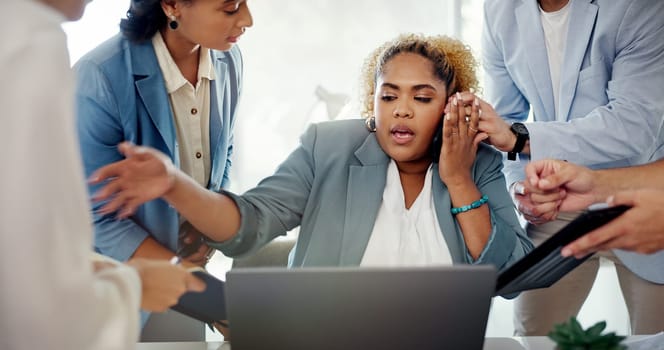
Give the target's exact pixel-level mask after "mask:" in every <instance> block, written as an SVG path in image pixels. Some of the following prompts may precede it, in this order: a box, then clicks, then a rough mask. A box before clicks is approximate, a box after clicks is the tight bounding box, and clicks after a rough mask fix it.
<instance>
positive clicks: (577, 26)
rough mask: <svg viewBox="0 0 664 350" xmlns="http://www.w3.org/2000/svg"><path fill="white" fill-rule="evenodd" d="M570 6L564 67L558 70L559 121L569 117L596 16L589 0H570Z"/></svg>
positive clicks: (593, 6) (595, 10)
mask: <svg viewBox="0 0 664 350" xmlns="http://www.w3.org/2000/svg"><path fill="white" fill-rule="evenodd" d="M570 6H572V7H571V8H570V18H569V28H568V29H567V46H566V47H565V54H564V57H563V63H562V64H563V65H564V67H565V69H561V70H560V74H561V76H560V95H559V96H560V97H559V99H560V101H559V104H558V107H559V111H560V113H558V116H559V117H558V119H559V120H560V121H567V120H568V119H569V118H568V115H567V114H568V113H569V110H570V108H571V107H572V99H573V98H574V94H575V93H576V85H577V81H578V79H579V71H580V69H581V64H582V63H583V59H584V57H585V55H586V51H587V48H588V43H589V41H590V38H591V36H592V33H593V27H594V26H595V19H596V18H597V5H595V4H591V3H590V1H589V0H585V1H572V3H571V4H570Z"/></svg>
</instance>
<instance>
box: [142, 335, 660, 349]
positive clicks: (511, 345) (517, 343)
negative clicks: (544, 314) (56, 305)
mask: <svg viewBox="0 0 664 350" xmlns="http://www.w3.org/2000/svg"><path fill="white" fill-rule="evenodd" d="M646 338H648V337H647V336H633V337H628V339H627V341H626V343H627V344H628V345H629V344H630V343H634V342H635V341H639V340H644V339H646ZM660 340H661V338H660ZM636 344H638V343H636ZM653 346H654V347H653ZM632 348H634V349H648V350H664V342H658V343H657V344H649V345H646V346H645V347H636V346H634V347H632V346H630V349H632ZM554 349H555V345H554V343H553V342H552V341H551V340H550V339H549V338H547V337H513V338H486V340H485V341H484V350H554ZM136 350H231V346H230V344H229V343H226V342H223V343H222V342H207V343H206V342H182V343H139V344H138V346H137V347H136Z"/></svg>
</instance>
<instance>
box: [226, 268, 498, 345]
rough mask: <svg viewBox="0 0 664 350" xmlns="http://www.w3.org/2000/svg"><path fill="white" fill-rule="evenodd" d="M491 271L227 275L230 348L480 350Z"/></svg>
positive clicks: (364, 270)
mask: <svg viewBox="0 0 664 350" xmlns="http://www.w3.org/2000/svg"><path fill="white" fill-rule="evenodd" d="M495 280H496V271H495V269H494V268H493V267H492V266H468V265H464V266H448V267H427V268H424V267H423V268H398V269H394V268H390V269H387V268H384V269H383V268H298V269H285V268H271V269H238V270H231V271H230V272H229V273H228V274H227V283H226V300H227V301H226V305H227V311H228V317H229V323H230V328H231V334H232V336H231V337H232V340H231V344H232V347H233V350H247V349H270V350H280V349H284V350H286V349H288V350H297V349H307V350H309V349H345V350H351V349H362V350H365V349H387V350H389V349H423V350H427V349H431V350H433V349H442V348H450V349H481V348H482V344H483V341H484V333H485V329H486V322H487V318H488V313H489V307H490V303H491V295H492V294H493V291H494V286H495Z"/></svg>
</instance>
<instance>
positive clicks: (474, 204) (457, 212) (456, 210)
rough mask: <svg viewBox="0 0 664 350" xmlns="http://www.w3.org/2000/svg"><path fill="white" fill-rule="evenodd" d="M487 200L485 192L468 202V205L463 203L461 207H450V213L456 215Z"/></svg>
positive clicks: (475, 207) (479, 205)
mask: <svg viewBox="0 0 664 350" xmlns="http://www.w3.org/2000/svg"><path fill="white" fill-rule="evenodd" d="M488 201H489V196H487V195H486V194H485V195H483V196H482V198H480V199H478V200H476V201H474V202H472V203H470V204H469V205H464V206H463V207H458V208H452V210H451V211H452V215H456V214H459V213H463V212H467V211H469V210H473V209H477V208H479V207H481V206H482V204H484V203H486V202H488Z"/></svg>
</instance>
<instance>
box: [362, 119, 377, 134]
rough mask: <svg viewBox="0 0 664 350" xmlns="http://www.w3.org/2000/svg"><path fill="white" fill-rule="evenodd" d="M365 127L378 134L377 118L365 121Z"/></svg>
mask: <svg viewBox="0 0 664 350" xmlns="http://www.w3.org/2000/svg"><path fill="white" fill-rule="evenodd" d="M364 125H366V126H367V130H369V131H370V132H376V117H370V118H367V119H365V120H364Z"/></svg>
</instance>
